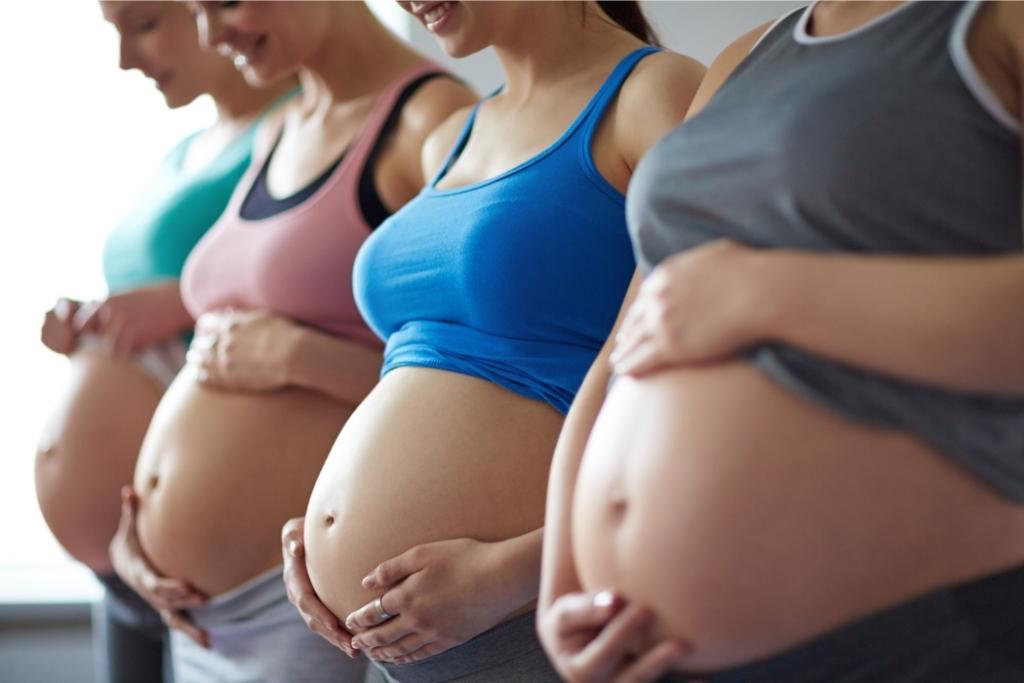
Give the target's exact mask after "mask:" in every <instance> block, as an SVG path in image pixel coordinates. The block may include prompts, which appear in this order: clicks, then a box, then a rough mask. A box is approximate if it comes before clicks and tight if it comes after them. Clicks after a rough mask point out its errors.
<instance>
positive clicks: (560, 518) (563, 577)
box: [537, 273, 641, 615]
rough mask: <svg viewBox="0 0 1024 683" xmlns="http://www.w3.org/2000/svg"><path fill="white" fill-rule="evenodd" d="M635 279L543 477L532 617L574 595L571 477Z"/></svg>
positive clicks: (608, 370)
mask: <svg viewBox="0 0 1024 683" xmlns="http://www.w3.org/2000/svg"><path fill="white" fill-rule="evenodd" d="M640 281H641V278H640V275H639V274H638V273H637V274H634V275H633V279H632V281H631V282H630V284H629V289H628V290H627V292H626V296H625V298H624V300H623V304H622V308H621V310H620V311H619V316H618V319H617V320H616V321H615V325H614V326H613V327H612V330H611V332H610V333H609V335H608V340H607V341H606V342H605V344H604V346H603V347H602V348H601V351H600V352H599V353H598V354H597V357H596V358H595V359H594V362H593V363H592V364H591V366H590V370H589V371H587V375H586V377H584V378H583V383H582V384H581V385H580V390H579V391H578V392H577V393H576V399H575V400H574V401H573V403H572V407H571V408H570V409H569V414H568V415H566V418H565V424H564V425H563V426H562V431H561V433H560V434H559V436H558V443H557V444H556V445H555V454H554V457H553V458H552V461H551V474H550V476H549V478H548V497H547V508H546V511H545V523H544V530H545V531H544V552H543V556H542V558H541V580H540V601H539V602H538V605H537V613H538V615H540V614H542V613H543V612H544V611H545V610H546V609H547V608H548V607H550V606H551V604H552V603H553V602H554V601H555V600H556V599H557V598H558V597H559V596H561V595H564V594H566V593H574V592H576V591H579V590H580V588H581V586H580V580H579V577H578V576H577V575H576V566H575V563H574V561H573V556H572V507H573V496H574V494H575V491H576V475H577V474H578V473H579V469H580V462H581V461H582V460H583V451H584V449H585V448H586V446H587V441H588V440H589V439H590V431H591V430H592V429H593V427H594V423H595V422H597V416H598V413H600V412H601V406H602V405H604V396H605V393H606V391H607V389H608V382H609V380H610V379H611V375H612V373H611V363H610V361H609V360H608V358H609V356H610V355H611V350H612V347H613V345H614V340H615V335H616V334H617V333H618V331H619V328H620V327H621V325H622V319H623V315H624V313H625V311H626V310H627V309H628V308H629V306H630V304H632V302H633V300H634V299H635V298H636V293H637V289H638V288H639V286H640Z"/></svg>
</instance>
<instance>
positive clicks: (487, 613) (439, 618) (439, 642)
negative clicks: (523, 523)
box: [345, 538, 520, 664]
mask: <svg viewBox="0 0 1024 683" xmlns="http://www.w3.org/2000/svg"><path fill="white" fill-rule="evenodd" d="M499 546H500V544H496V543H481V542H480V541H475V540H473V539H471V538H459V539H453V540H449V541H438V542H436V543H428V544H426V545H420V546H416V547H415V548H412V549H410V550H408V551H406V552H404V553H402V554H401V555H399V556H397V557H394V558H391V559H390V560H386V561H385V562H382V563H381V564H380V565H378V566H377V568H376V569H374V570H373V571H372V572H371V573H370V574H369V575H368V576H367V577H366V578H365V579H363V582H362V585H363V587H364V588H366V589H367V590H370V591H374V592H377V593H379V594H380V596H379V597H378V598H376V599H375V600H373V601H372V602H370V603H368V604H366V605H364V606H362V607H360V608H359V609H357V610H355V611H353V612H352V613H351V614H349V615H348V616H347V617H346V618H345V627H346V628H347V629H348V630H349V631H350V632H352V633H353V634H354V635H355V637H354V638H353V639H352V646H353V647H354V648H356V649H358V650H363V651H364V652H366V654H367V656H368V657H369V658H370V659H374V660H387V661H393V662H396V663H399V664H404V663H406V662H414V661H418V660H420V659H425V658H426V657H431V656H433V655H436V654H439V653H441V652H444V651H445V650H448V649H450V648H452V647H455V646H456V645H461V644H462V643H464V642H466V641H468V640H469V639H471V638H473V637H474V636H477V635H479V634H481V633H483V632H484V631H486V630H488V629H490V628H492V627H494V626H496V625H497V624H498V623H500V622H501V621H502V620H504V619H505V618H507V617H508V616H509V614H510V613H511V612H512V611H513V610H515V609H516V607H519V606H520V605H515V604H512V605H511V606H510V604H509V603H510V600H511V602H513V603H514V602H515V597H514V596H515V594H514V591H510V590H509V585H510V583H509V577H505V576H504V574H503V572H502V569H503V563H502V562H500V559H501V553H500V547H499ZM511 578H512V580H513V581H514V578H515V577H511Z"/></svg>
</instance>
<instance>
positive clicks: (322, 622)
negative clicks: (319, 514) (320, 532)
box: [281, 517, 358, 657]
mask: <svg viewBox="0 0 1024 683" xmlns="http://www.w3.org/2000/svg"><path fill="white" fill-rule="evenodd" d="M303 519H304V518H302V517H296V518H295V519H291V520H288V522H287V523H286V524H285V525H284V527H283V528H282V530H281V547H282V554H283V558H284V584H285V591H286V592H287V594H288V600H289V602H291V603H292V604H293V605H295V608H296V609H297V610H298V611H299V614H300V615H302V620H303V621H305V622H306V626H307V627H308V628H309V630H310V631H313V633H316V634H317V635H319V636H320V637H321V638H323V639H324V640H326V641H327V642H329V643H331V644H332V645H334V646H335V647H336V648H338V649H339V650H341V651H343V652H344V653H345V654H347V655H348V656H349V657H355V656H356V655H357V654H358V653H356V651H355V650H354V649H353V648H352V645H351V635H350V634H349V633H348V632H347V631H345V630H344V629H343V628H342V627H341V624H340V622H339V621H338V618H337V617H336V616H334V614H333V613H332V612H331V611H330V610H329V609H327V606H326V605H324V604H323V603H322V602H320V598H318V597H317V595H316V591H314V590H313V583H312V582H311V581H310V580H309V573H308V572H307V571H306V562H305V547H304V545H303V541H302V528H303Z"/></svg>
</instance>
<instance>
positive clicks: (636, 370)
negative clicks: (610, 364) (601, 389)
mask: <svg viewBox="0 0 1024 683" xmlns="http://www.w3.org/2000/svg"><path fill="white" fill-rule="evenodd" d="M669 362H670V358H669V353H668V351H667V350H666V349H665V348H664V346H663V345H662V344H659V343H658V341H657V340H656V339H654V338H651V337H647V338H645V339H642V340H639V341H638V343H637V345H636V346H635V347H634V348H632V349H631V350H630V351H629V352H628V353H626V354H624V355H623V356H622V357H620V358H619V359H618V361H617V362H615V363H614V368H615V372H616V374H619V375H631V376H633V377H639V376H641V375H645V374H648V373H651V372H654V371H655V370H658V369H660V368H662V367H664V366H666V365H668V364H669Z"/></svg>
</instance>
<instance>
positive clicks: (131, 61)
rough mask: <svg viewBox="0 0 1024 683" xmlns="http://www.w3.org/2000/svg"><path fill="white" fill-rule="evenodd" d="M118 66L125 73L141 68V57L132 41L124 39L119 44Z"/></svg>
mask: <svg viewBox="0 0 1024 683" xmlns="http://www.w3.org/2000/svg"><path fill="white" fill-rule="evenodd" d="M117 66H118V67H119V68H121V69H122V70H124V71H131V70H132V69H139V68H141V63H140V62H139V55H138V53H137V52H136V51H135V48H134V47H133V46H132V44H131V41H130V40H128V39H126V38H124V37H122V38H121V41H120V43H119V44H118V52H117Z"/></svg>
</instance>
